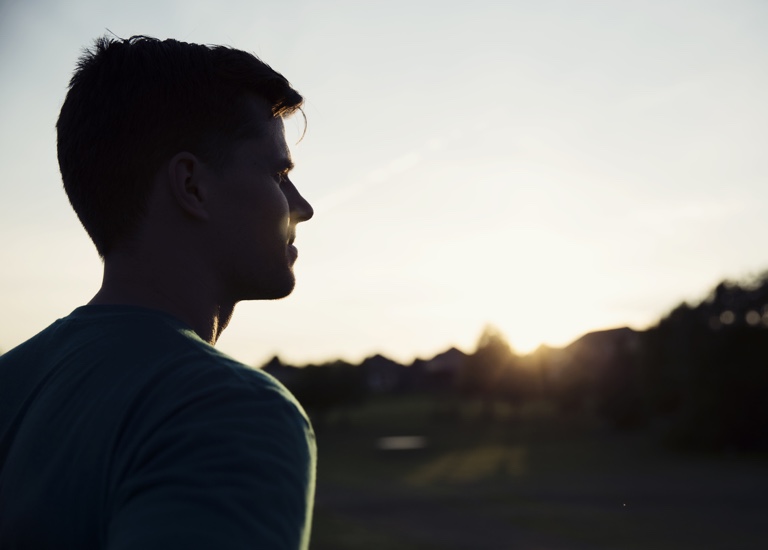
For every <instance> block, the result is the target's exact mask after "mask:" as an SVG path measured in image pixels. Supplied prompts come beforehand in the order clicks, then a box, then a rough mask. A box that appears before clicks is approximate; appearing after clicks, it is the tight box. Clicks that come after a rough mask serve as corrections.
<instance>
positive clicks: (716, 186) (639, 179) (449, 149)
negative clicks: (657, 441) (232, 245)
mask: <svg viewBox="0 0 768 550" xmlns="http://www.w3.org/2000/svg"><path fill="white" fill-rule="evenodd" d="M766 28H768V3H766V2H764V1H762V0H754V1H746V0H723V1H708V0H645V1H632V0H626V1H612V2H609V1H604V2H599V1H589V2H588V1H579V0H559V1H558V0H540V1H537V2H530V1H516V0H508V1H505V2H495V1H487V0H476V1H473V2H456V1H454V2H451V1H448V2H446V1H445V0H442V1H425V0H410V1H407V2H405V1H400V0H391V1H388V2H363V1H356V2H355V1H336V0H326V1H323V2H311V1H299V0H293V1H289V0H286V1H281V2H265V1H253V0H243V1H239V0H231V1H225V0H219V1H217V2H215V3H214V2H203V1H196V0H192V1H190V0H185V1H182V0H177V1H163V0H154V1H151V2H149V1H144V0H135V1H133V2H120V3H118V2H104V1H86V0H68V1H53V0H38V1H33V2H26V1H23V0H0V258H2V259H1V260H0V262H1V263H0V266H1V267H0V308H1V311H2V317H1V318H0V350H8V349H10V348H12V347H13V346H15V345H17V344H19V343H21V342H22V341H24V340H26V339H27V338H29V337H31V336H32V335H34V334H35V333H36V332H38V331H40V330H42V329H43V328H45V327H46V326H47V325H48V324H50V323H51V322H52V321H53V320H55V319H56V318H59V317H63V316H65V315H67V314H68V313H69V312H70V311H71V310H72V309H74V308H75V307H77V306H79V305H82V304H84V303H86V302H87V301H88V300H89V299H90V298H91V296H92V295H93V294H94V293H95V292H96V291H97V290H98V287H99V284H100V281H101V263H100V261H99V258H98V256H97V254H96V252H95V249H94V248H93V246H92V244H91V243H90V241H89V240H88V238H87V236H86V234H85V232H84V231H83V229H82V228H81V226H80V224H79V222H78V220H77V218H76V216H75V215H74V213H73V212H72V210H71V208H70V207H69V204H68V202H67V198H66V196H65V194H64V192H63V190H62V186H61V180H60V175H59V173H58V164H57V161H56V144H55V139H56V138H55V129H54V126H55V122H56V118H57V116H58V111H59V109H60V107H61V104H62V102H63V99H64V95H65V93H66V86H67V82H68V80H69V77H70V76H71V72H72V70H73V68H74V64H75V62H76V59H77V57H78V55H79V54H80V52H81V51H82V49H83V48H84V47H87V46H88V45H89V44H90V43H91V42H92V41H93V39H94V38H96V37H97V36H100V35H102V34H104V33H107V32H112V33H114V34H116V35H118V36H121V37H128V36H131V35H135V34H144V35H150V36H155V37H158V38H176V39H179V40H184V41H188V42H197V43H208V44H227V45H230V46H234V47H236V48H239V49H243V50H247V51H251V52H253V53H255V54H256V55H258V56H259V57H260V58H262V59H263V60H264V61H266V62H267V63H269V64H270V65H272V66H273V67H274V68H276V69H277V70H278V71H280V72H281V73H283V74H284V75H285V76H286V77H287V78H288V79H289V80H290V81H291V83H292V84H293V85H294V86H295V87H296V88H297V89H298V90H299V91H300V92H301V93H302V95H304V96H305V98H306V106H305V112H306V116H307V120H308V128H307V134H306V136H305V138H304V139H303V140H301V142H299V143H296V142H297V141H298V139H299V136H300V134H301V129H302V128H301V124H300V122H299V121H297V122H293V121H288V124H287V135H288V141H289V143H290V144H291V150H292V154H293V157H294V161H295V163H296V169H295V170H294V172H292V180H293V181H294V182H295V183H296V185H297V186H298V187H299V189H300V191H301V192H302V193H303V194H304V196H305V197H306V198H307V199H308V200H309V201H310V202H311V203H312V204H313V206H314V208H315V216H314V218H313V219H312V220H311V221H309V222H307V223H306V224H303V225H301V226H299V231H298V238H297V241H296V245H297V246H298V248H299V260H298V262H297V264H296V268H295V271H296V276H297V280H298V282H297V286H296V290H295V292H294V293H293V294H292V295H291V296H290V297H288V298H286V299H284V300H279V301H274V302H245V303H241V304H239V305H238V306H237V308H236V310H235V315H234V317H233V320H232V322H231V324H230V326H229V328H228V329H227V330H226V332H225V333H224V335H223V336H222V338H221V339H220V341H219V344H218V347H219V348H220V349H222V350H223V351H224V352H226V353H229V354H231V355H233V356H234V357H236V358H237V359H239V360H240V361H242V362H244V363H247V364H251V365H260V364H263V363H264V362H265V361H266V360H267V359H269V358H270V357H272V356H273V355H279V356H280V357H281V358H282V359H283V360H284V361H287V362H292V363H294V364H306V363H310V362H315V363H317V362H322V361H327V360H331V359H335V358H343V359H346V360H349V361H359V360H361V359H362V358H364V357H366V356H369V355H372V354H374V353H383V354H385V355H388V356H390V357H392V358H394V359H397V360H400V361H410V360H412V359H413V358H414V357H430V356H432V355H434V354H435V353H437V352H440V351H443V350H445V349H446V348H448V347H450V346H458V347H460V348H461V349H463V350H464V351H468V352H471V351H472V350H473V349H474V346H475V343H476V341H477V338H478V336H479V335H480V333H481V331H482V329H483V327H484V326H485V325H486V324H492V325H495V326H496V327H498V329H499V330H501V331H502V332H503V333H504V334H505V335H506V336H507V338H508V339H509V341H510V343H511V345H512V347H513V348H514V349H516V350H518V351H519V352H521V353H524V352H528V351H531V350H532V349H534V348H536V347H537V346H538V345H540V344H542V343H547V344H550V345H556V346H559V345H564V344H567V343H568V342H570V341H572V340H574V339H575V338H577V337H578V336H580V335H581V334H583V333H585V332H588V331H591V330H597V329H603V328H609V327H616V326H625V325H628V326H632V327H634V328H637V329H644V328H646V327H648V326H650V325H652V324H654V323H655V322H656V321H658V319H659V318H660V317H661V316H663V315H664V314H665V313H666V312H668V311H669V310H670V309H672V308H673V307H674V306H675V305H677V304H679V303H680V302H682V301H683V300H688V301H693V302H695V301H698V300H700V299H702V298H704V297H705V296H706V294H707V293H708V292H709V290H710V289H711V288H712V287H714V286H715V285H716V284H717V283H718V282H719V281H720V280H722V279H724V278H729V279H739V278H744V277H748V276H751V275H754V274H757V273H760V272H762V271H764V270H766V269H768V240H767V239H766V237H768V213H767V208H766V207H767V206H768V161H767V160H766V159H768V156H767V155H766V151H768V101H766V100H765V98H767V97H768V33H766V32H765V29H766Z"/></svg>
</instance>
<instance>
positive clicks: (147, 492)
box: [106, 373, 315, 550]
mask: <svg viewBox="0 0 768 550" xmlns="http://www.w3.org/2000/svg"><path fill="white" fill-rule="evenodd" d="M249 374H251V375H253V376H251V377H247V376H246V377H242V376H235V377H228V378H226V377H225V379H224V380H216V381H211V380H208V379H207V378H206V377H202V379H198V380H191V381H186V382H185V383H184V384H182V386H183V387H181V388H174V390H173V391H172V392H171V393H172V394H173V395H171V396H166V397H165V398H164V400H163V406H162V407H160V409H159V410H156V411H153V412H152V414H151V415H150V414H148V413H146V412H141V411H140V412H138V413H137V417H138V419H134V420H133V421H132V422H133V424H140V427H139V428H138V429H133V430H132V432H134V433H135V435H134V436H133V437H134V438H135V441H134V442H130V441H129V442H127V443H125V444H124V445H123V449H122V451H121V452H122V453H123V455H124V456H122V457H118V458H116V461H117V462H118V464H119V465H118V466H117V468H116V472H117V473H116V480H115V482H114V484H113V485H114V491H113V494H114V496H113V497H112V499H111V502H110V504H109V506H110V508H111V510H110V516H111V519H110V521H109V525H108V527H107V533H106V542H107V548H108V549H109V550H134V549H142V550H154V549H163V550H168V549H175V548H179V549H181V548H183V549H185V550H197V549H218V550H245V549H269V550H272V549H275V550H297V549H306V548H307V547H308V543H309V532H310V524H311V516H312V501H313V498H314V476H315V442H314V434H313V432H312V428H311V426H310V424H309V421H308V420H307V418H306V416H305V415H304V413H303V411H302V410H301V408H300V407H299V406H298V404H297V403H296V402H295V401H294V400H293V399H292V397H291V396H290V395H289V394H287V392H286V390H284V389H283V388H282V387H281V386H279V384H277V383H275V382H274V381H271V380H269V379H268V378H267V377H266V376H263V375H260V373H249Z"/></svg>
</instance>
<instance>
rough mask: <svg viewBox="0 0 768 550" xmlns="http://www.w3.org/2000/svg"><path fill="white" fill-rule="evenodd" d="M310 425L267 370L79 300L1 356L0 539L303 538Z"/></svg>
mask: <svg viewBox="0 0 768 550" xmlns="http://www.w3.org/2000/svg"><path fill="white" fill-rule="evenodd" d="M315 457H316V452H315V441H314V434H313V432H312V427H311V425H310V423H309V421H308V419H307V416H306V415H305V413H304V411H303V410H302V408H301V406H300V405H299V404H298V402H297V401H296V400H295V399H294V398H293V396H292V395H291V394H290V393H289V392H288V391H287V390H286V389H285V388H284V387H283V386H282V385H280V383H279V382H277V381H276V380H274V379H273V378H272V377H270V376H269V375H267V374H265V373H263V372H260V371H256V370H252V369H249V368H248V367H246V366H244V365H242V364H240V363H238V362H237V361H235V360H233V359H231V358H229V357H227V356H226V355H224V354H222V353H220V352H218V351H217V350H215V349H214V348H213V347H211V346H210V345H208V344H207V343H205V342H204V341H203V340H201V339H200V338H199V337H198V336H197V335H196V334H195V333H194V332H193V331H192V330H191V329H189V328H188V327H186V326H185V325H184V324H182V323H180V322H179V321H177V320H176V319H174V318H173V317H171V316H169V315H166V314H164V313H161V312H157V311H153V310H148V309H143V308H137V307H130V306H84V307H81V308H78V309H76V310H75V311H74V312H72V314H70V315H69V316H68V317H65V318H64V319H59V320H58V321H56V322H55V323H54V324H53V325H51V326H50V327H48V328H47V329H45V330H44V331H43V332H41V333H40V334H38V335H37V336H35V337H33V338H32V339H30V340H28V341H27V342H25V343H24V344H22V345H20V346H19V347H17V348H15V349H13V350H11V351H9V352H8V353H6V354H5V355H3V356H0V548H3V549H9V550H10V549H22V548H24V549H27V548H29V549H32V548H34V549H46V548H56V549H78V550H90V549H109V550H129V549H131V550H134V549H143V550H154V549H163V550H167V549H175V548H178V549H182V548H183V549H185V550H195V549H203V548H205V549H219V550H229V549H232V550H235V549H237V550H240V549H243V550H244V549H257V548H258V549H286V550H287V549H291V550H294V549H299V548H302V549H303V548H307V546H308V541H309V532H310V523H311V516H312V502H313V498H314V484H315V461H316V458H315Z"/></svg>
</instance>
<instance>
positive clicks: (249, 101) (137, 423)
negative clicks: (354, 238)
mask: <svg viewBox="0 0 768 550" xmlns="http://www.w3.org/2000/svg"><path fill="white" fill-rule="evenodd" d="M302 101H303V99H302V97H301V96H300V95H299V94H298V93H297V92H296V91H295V90H294V89H292V88H291V86H290V85H289V83H288V81H287V80H286V79H285V78H284V77H283V76H281V75H280V74H278V73H277V72H275V71H274V70H272V69H271V68H270V67H268V66H267V65H265V64H264V63H262V62H261V61H260V60H258V59H257V58H255V57H254V56H252V55H250V54H248V53H245V52H242V51H238V50H234V49H230V48H226V47H220V46H216V47H207V46H201V45H196V44H186V43H183V42H178V41H175V40H164V41H159V40H156V39H152V38H148V37H142V36H138V37H133V38H130V39H127V40H121V39H112V38H101V39H99V40H97V41H96V43H95V46H94V48H93V49H92V50H91V51H86V52H85V53H84V55H83V56H82V58H81V59H80V61H79V63H78V66H77V69H76V71H75V74H74V76H73V78H72V80H71V82H70V88H69V92H68V93H67V97H66V100H65V101H64V105H63V106H62V109H61V114H60V116H59V121H58V124H57V130H58V154H59V165H60V168H61V174H62V179H63V182H64V187H65V190H66V192H67V195H68V197H69V199H70V202H71V203H72V206H73V207H74V209H75V211H76V213H77V215H78V217H79V218H80V220H81V222H82V224H83V226H84V227H85V229H86V231H87V232H88V234H89V235H90V237H91V239H92V240H93V242H94V243H95V245H96V248H97V249H98V252H99V254H100V256H101V257H102V258H103V260H104V279H103V283H102V286H101V289H100V290H99V291H98V293H97V294H96V295H95V296H94V298H93V299H92V300H91V301H90V302H89V303H88V304H87V305H85V306H83V307H80V308H78V309H76V310H75V311H74V312H72V313H71V314H70V315H69V316H67V317H65V318H63V319H59V320H58V321H56V322H55V323H54V324H53V325H51V326H50V327H48V328H47V329H45V330H44V331H43V332H41V333H40V334H38V335H37V336H35V337H33V338H32V339H30V340H29V341H27V342H25V343H24V344H22V345H20V346H19V347H17V348H15V349H13V350H11V351H10V352H8V353H6V354H5V355H3V356H2V358H0V548H3V549H12V548H34V549H45V548H57V549H69V548H72V549H75V548H76V549H79V550H83V549H97V548H100V549H109V550H126V549H144V550H146V549H155V548H158V549H159V548H162V549H169V548H184V549H198V548H200V549H202V548H211V549H224V550H226V549H238V550H239V549H245V548H264V549H273V548H274V549H296V548H306V547H307V545H308V540H309V526H310V521H311V513H312V500H313V495H314V472H315V470H314V468H315V445H314V436H313V432H312V428H311V426H310V424H309V421H308V420H307V417H306V415H305V414H304V411H303V410H302V409H301V407H300V405H299V404H298V403H297V402H296V401H295V399H294V398H293V397H292V396H291V395H290V394H289V393H288V392H287V390H285V388H283V387H282V386H281V385H280V384H279V383H277V382H276V381H275V380H273V379H272V378H270V377H269V376H268V375H266V374H264V373H262V372H259V371H254V370H251V369H248V368H246V367H245V366H244V365H242V364H240V363H238V362H236V361H234V360H233V359H231V358H229V357H227V356H225V355H223V354H221V353H219V352H218V351H216V350H215V349H214V348H213V347H212V346H213V344H215V342H216V340H217V338H218V337H219V336H220V334H221V332H222V330H224V328H225V327H226V325H227V323H228V322H229V319H230V316H231V314H232V311H233V308H234V306H235V304H236V303H237V302H239V301H240V300H256V299H274V298H281V297H284V296H286V295H288V294H289V293H290V292H291V291H292V289H293V286H294V276H293V271H292V267H293V263H294V262H295V261H296V257H297V252H296V248H295V247H294V246H293V241H294V238H295V236H296V225H297V224H298V223H300V222H302V221H305V220H308V219H309V218H310V217H312V208H311V207H310V205H309V204H308V203H307V202H306V201H305V200H304V199H303V198H302V197H301V195H300V194H299V192H298V191H297V190H296V188H295V187H294V185H293V183H292V182H291V180H290V178H289V175H288V172H289V171H290V169H291V167H292V163H291V159H290V154H289V151H288V148H287V146H286V142H285V138H284V133H283V122H282V119H283V117H285V116H288V115H290V114H292V113H294V112H295V111H297V110H299V109H300V107H301V104H302Z"/></svg>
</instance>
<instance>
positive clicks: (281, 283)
mask: <svg viewBox="0 0 768 550" xmlns="http://www.w3.org/2000/svg"><path fill="white" fill-rule="evenodd" d="M295 287H296V278H295V277H294V276H293V273H292V272H290V271H289V272H288V273H286V274H285V275H284V276H283V277H280V278H275V280H273V281H269V284H263V285H260V286H259V288H255V289H253V290H254V292H252V293H251V294H250V296H249V297H248V298H245V299H246V300H279V299H281V298H285V297H286V296H288V295H290V294H291V292H293V289H294V288H295Z"/></svg>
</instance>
